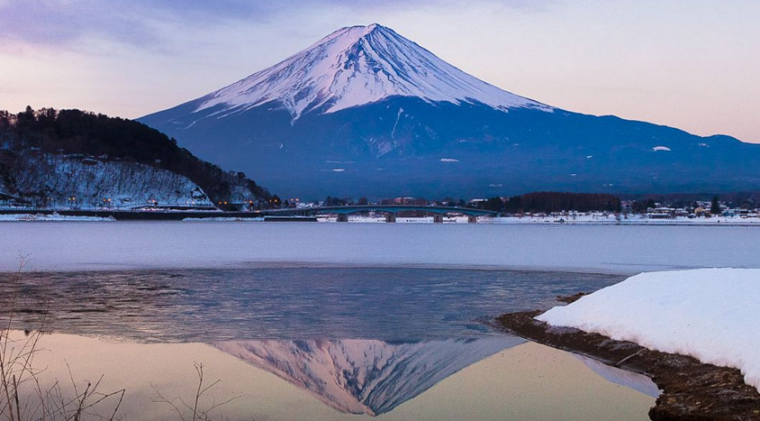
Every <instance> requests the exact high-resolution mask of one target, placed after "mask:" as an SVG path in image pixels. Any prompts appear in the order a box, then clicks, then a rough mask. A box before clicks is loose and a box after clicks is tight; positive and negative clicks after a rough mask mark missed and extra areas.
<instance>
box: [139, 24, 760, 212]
mask: <svg viewBox="0 0 760 421" xmlns="http://www.w3.org/2000/svg"><path fill="white" fill-rule="evenodd" d="M140 121H142V122H144V123H146V124H148V125H150V126H152V127H156V128H158V129H160V130H162V131H165V132H167V133H169V134H171V135H172V136H174V137H176V138H177V139H178V141H179V142H180V143H181V144H182V145H183V146H185V147H187V148H188V149H190V150H192V151H193V152H194V153H196V154H198V155H199V156H201V157H203V158H206V159H210V160H213V161H214V162H219V163H221V164H224V165H225V166H227V167H229V168H235V169H241V170H245V171H247V172H249V173H251V174H254V175H255V176H256V177H257V178H258V179H260V180H264V181H265V182H266V183H267V185H269V186H271V187H272V188H276V189H277V190H278V191H282V192H284V193H285V194H288V195H291V196H301V197H310V198H321V197H324V196H325V195H328V194H331V195H351V196H361V195H365V196H368V197H384V196H394V195H402V194H403V195H417V196H480V195H505V194H517V193H522V192H525V191H530V190H569V191H572V190H585V191H593V192H627V193H636V192H648V191H658V192H678V191H696V190H702V191H705V190H706V191H721V190H746V189H755V188H759V187H760V175H758V173H757V172H756V171H755V170H754V168H756V167H757V166H758V165H760V146H757V145H751V144H745V143H742V142H739V141H738V140H736V139H733V138H730V137H727V136H713V137H706V138H705V137H699V136H694V135H691V134H688V133H686V132H683V131H680V130H676V129H672V128H669V127H663V126H657V125H652V124H648V123H643V122H635V121H626V120H622V119H619V118H616V117H594V116H588V115H583V114H578V113H573V112H569V111H565V110H561V109H557V108H553V107H550V106H547V105H544V104H540V103H538V102H536V101H533V100H530V99H527V98H523V97H520V96H517V95H514V94H511V93H509V92H506V91H503V90H501V89H499V88H496V87H494V86H492V85H489V84H487V83H485V82H482V81H480V80H478V79H476V78H474V77H472V76H470V75H467V74H466V73H464V72H462V71H461V70H459V69H457V68H455V67H453V66H451V65H449V64H447V63H445V62H444V61H443V60H441V59H439V58H437V57H436V56H434V55H433V54H432V53H430V52H429V51H427V50H425V49H423V48H422V47H420V46H418V45H417V44H415V43H414V42H412V41H409V40H407V39H405V38H403V37H402V36H400V35H398V34H397V33H395V32H394V31H392V30H390V29H388V28H384V27H382V26H379V25H370V26H367V27H351V28H343V29H341V30H338V31H336V32H334V33H333V34H331V35H328V36H327V37H325V38H324V39H322V40H321V41H319V42H317V43H316V44H314V45H312V46H311V47H309V48H308V49H306V50H304V51H302V52H300V53H298V54H296V55H294V56H292V57H290V58H288V59H286V60H285V61H283V62H281V63H279V64H277V65H275V66H273V67H271V68H269V69H266V70H263V71H261V72H258V73H255V74H253V75H251V76H249V77H247V78H245V79H243V80H241V81H239V82H237V83H235V84H233V85H230V86H228V87H225V88H222V89H220V90H218V91H216V92H213V93H211V94H209V95H206V96H203V97H201V98H198V99H196V100H193V101H190V102H188V103H185V104H182V105H179V106H177V107H174V108H172V109H169V110H165V111H162V112H159V113H156V114H152V115H149V116H146V117H143V118H141V119H140Z"/></svg>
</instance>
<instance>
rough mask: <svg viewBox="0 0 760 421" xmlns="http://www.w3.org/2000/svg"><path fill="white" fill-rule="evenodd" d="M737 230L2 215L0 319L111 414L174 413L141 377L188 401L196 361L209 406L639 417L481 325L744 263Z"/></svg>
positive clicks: (623, 383) (326, 415)
mask: <svg viewBox="0 0 760 421" xmlns="http://www.w3.org/2000/svg"><path fill="white" fill-rule="evenodd" d="M754 231H755V230H754V229H753V228H728V227H727V228H723V227H718V228H712V227H710V228H706V227H615V226H583V227H581V226H576V227H568V226H549V227H546V226H519V227H509V226H507V227H505V226H472V225H470V226H440V225H437V226H434V225H429V226H409V225H407V226H401V225H396V226H393V225H384V226H383V225H381V226H377V225H353V224H350V225H341V224H331V225H328V224H252V223H241V224H237V223H231V224H227V223H124V224H122V223H113V224H112V223H94V224H90V223H85V224H69V223H62V224H55V223H52V224H44V223H42V224H0V272H2V271H5V273H0V319H2V320H0V321H7V318H8V317H9V315H10V312H11V311H14V312H15V318H14V322H13V324H12V327H13V329H15V330H14V332H13V336H14V337H17V338H19V339H21V338H24V333H23V330H24V329H30V330H32V331H33V330H35V329H37V328H38V327H39V326H41V325H43V328H44V331H45V332H47V333H46V334H45V335H44V336H43V337H42V339H41V341H40V346H41V347H42V349H43V352H40V353H39V354H37V356H36V360H35V362H36V364H39V365H40V366H41V367H45V370H44V372H43V374H42V375H41V381H42V383H43V384H46V385H51V384H56V383H55V382H56V381H57V379H61V378H66V379H68V378H69V370H71V372H72V375H73V377H74V378H75V379H77V380H78V381H79V382H80V384H84V385H86V383H83V382H86V381H87V380H89V381H96V380H97V379H99V378H100V377H101V376H103V383H102V387H103V389H104V390H105V391H109V390H118V389H121V388H125V389H126V390H127V395H126V396H125V400H124V402H123V405H122V407H121V410H120V411H121V412H120V414H121V415H123V417H126V418H127V419H141V420H176V419H178V416H177V414H174V413H173V412H172V410H171V408H167V407H166V405H162V404H160V403H156V402H155V401H156V400H157V397H156V394H157V391H160V392H161V393H162V394H163V395H164V396H170V398H171V399H176V398H179V397H182V398H183V399H185V400H187V399H190V398H191V396H192V393H193V391H194V390H195V381H196V379H195V372H194V369H193V364H194V363H198V362H201V363H203V364H204V365H205V367H206V373H207V378H208V379H211V381H213V380H216V379H220V380H222V382H221V383H220V384H219V385H217V386H215V387H214V389H213V391H212V392H210V393H209V395H208V396H207V397H205V398H204V399H203V400H202V404H203V405H207V406H209V405H212V404H213V402H214V400H216V402H220V401H226V400H228V399H230V398H236V399H234V401H232V402H231V403H229V404H228V405H225V406H224V408H222V409H223V410H220V412H218V413H216V416H214V417H212V418H214V419H222V416H224V417H227V418H228V419H231V420H238V419H239V420H250V419H256V420H343V419H345V420H356V419H359V418H366V417H377V418H382V419H384V420H468V419H472V420H494V421H496V420H503V419H519V420H556V419H563V420H578V421H580V420H587V419H595V420H645V419H647V415H646V414H647V410H648V408H649V407H650V406H651V405H652V404H653V403H654V396H656V395H657V390H656V387H654V385H653V384H652V383H651V381H650V380H648V379H646V378H644V377H641V376H637V375H632V374H631V373H626V372H621V371H619V370H616V369H613V368H610V367H607V366H604V365H602V364H598V363H595V362H594V361H589V360H585V359H580V358H578V357H576V356H574V355H572V354H568V353H564V352H561V351H556V350H553V349H549V348H546V347H542V346H540V345H536V344H531V343H526V342H525V341H524V340H522V339H520V338H516V337H513V336H510V335H506V334H503V333H500V332H496V331H494V330H492V329H491V328H489V326H488V324H486V323H484V321H487V320H489V319H492V318H493V317H494V316H496V315H499V314H501V313H504V312H509V311H515V310H524V309H535V308H547V307H549V306H552V305H555V304H556V303H555V302H554V298H555V297H556V296H557V295H566V294H572V293H575V292H578V291H587V292H590V291H594V290H597V289H599V288H602V287H605V286H607V285H611V284H613V283H616V282H619V281H621V280H622V279H624V277H625V274H628V273H633V272H636V271H638V270H642V269H672V268H681V267H696V266H705V265H713V266H723V265H732V266H744V267H752V266H753V265H757V260H756V259H755V256H757V253H758V252H760V250H758V244H759V243H758V242H757V241H755V233H754ZM19 252H20V253H21V254H28V253H31V256H29V259H28V262H29V264H28V265H27V267H26V268H25V270H24V272H23V273H22V275H21V276H20V277H17V276H16V275H13V274H12V273H10V272H11V271H12V270H13V266H14V265H16V264H17V259H18V254H19ZM486 267H487V269H486ZM515 269H520V270H515ZM523 269H528V270H523ZM565 269H569V270H570V271H567V270H565ZM584 272H590V273H596V274H589V273H584ZM604 273H606V274H604ZM614 273H619V274H617V275H615V274H614ZM16 293H18V294H16ZM185 416H186V418H188V417H187V414H185Z"/></svg>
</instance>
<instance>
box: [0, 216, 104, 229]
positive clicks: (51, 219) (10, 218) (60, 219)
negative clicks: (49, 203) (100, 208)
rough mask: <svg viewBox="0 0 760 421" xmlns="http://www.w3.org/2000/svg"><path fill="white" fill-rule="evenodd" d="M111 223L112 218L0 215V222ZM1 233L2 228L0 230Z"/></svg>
mask: <svg viewBox="0 0 760 421" xmlns="http://www.w3.org/2000/svg"><path fill="white" fill-rule="evenodd" d="M45 221H47V222H63V221H69V222H77V221H78V222H111V221H114V219H113V218H100V217H97V216H70V215H59V214H57V213H53V214H50V215H43V214H29V213H17V214H6V215H0V222H45ZM0 232H2V228H0Z"/></svg>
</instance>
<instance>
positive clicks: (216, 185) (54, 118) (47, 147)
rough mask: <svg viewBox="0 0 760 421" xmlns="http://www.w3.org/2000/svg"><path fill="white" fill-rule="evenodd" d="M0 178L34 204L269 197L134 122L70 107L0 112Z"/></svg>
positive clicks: (197, 202)
mask: <svg viewBox="0 0 760 421" xmlns="http://www.w3.org/2000/svg"><path fill="white" fill-rule="evenodd" d="M0 179H2V181H1V182H0V187H2V189H3V190H5V191H6V193H7V194H9V195H11V196H14V197H16V198H18V199H21V200H24V201H28V202H31V203H32V204H33V205H36V206H39V207H62V206H74V207H79V208H95V207H102V206H104V205H108V206H111V207H116V206H119V207H139V206H145V205H148V204H158V205H167V206H196V207H198V206H202V207H211V206H213V205H212V203H216V202H217V201H220V200H222V201H228V202H229V201H240V202H242V201H246V202H247V201H250V200H264V199H267V198H268V195H269V193H268V192H267V191H266V190H264V189H262V188H261V187H259V186H258V185H257V184H256V183H254V182H253V181H252V180H249V179H247V178H246V177H245V175H243V174H236V173H227V172H225V171H222V170H221V169H220V168H219V167H217V166H215V165H212V164H210V163H208V162H204V161H201V160H199V159H198V158H196V157H195V156H193V155H192V154H190V153H189V152H188V151H186V150H184V149H181V148H179V147H178V146H177V145H176V144H175V143H174V141H173V140H171V139H169V138H168V137H166V136H165V135H163V134H162V133H159V132H158V131H156V130H154V129H151V128H149V127H146V126H145V125H143V124H141V123H138V122H133V121H129V120H122V119H118V118H109V117H106V116H104V115H95V114H91V113H85V112H81V111H78V110H62V111H56V110H52V109H42V110H40V111H37V112H35V111H32V110H31V109H30V108H28V109H27V110H26V111H24V112H22V113H19V114H17V115H14V114H9V113H7V112H0ZM109 199H110V200H109Z"/></svg>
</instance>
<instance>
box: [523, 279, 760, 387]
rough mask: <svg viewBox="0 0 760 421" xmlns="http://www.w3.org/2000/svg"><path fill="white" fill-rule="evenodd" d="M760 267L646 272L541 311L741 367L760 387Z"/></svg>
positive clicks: (565, 322) (559, 322)
mask: <svg viewBox="0 0 760 421" xmlns="http://www.w3.org/2000/svg"><path fill="white" fill-rule="evenodd" d="M758 303H760V270H757V269H699V270H689V271H675V272H659V273H657V272H655V273H645V274H641V275H637V276H633V277H631V278H628V279H627V280H625V281H624V282H621V283H619V284H616V285H613V286H610V287H607V288H604V289H602V290H599V291H597V292H595V293H593V294H591V295H589V296H586V297H583V298H581V299H580V300H578V301H576V302H575V303H573V304H570V305H568V306H566V307H555V308H553V309H551V310H549V311H548V312H546V313H544V314H542V315H541V316H539V317H537V318H538V319H539V320H542V321H545V322H547V323H549V324H550V325H553V326H568V327H574V328H578V329H581V330H584V331H586V332H595V333H600V334H602V335H605V336H609V337H611V338H613V339H617V340H622V341H631V342H635V343H637V344H639V345H641V346H644V347H646V348H650V349H654V350H658V351H663V352H669V353H676V354H682V355H689V356H692V357H695V358H697V359H699V360H700V361H702V362H704V363H709V364H714V365H718V366H725V367H734V368H738V369H740V370H741V371H742V373H743V374H744V376H745V377H744V380H745V382H746V383H747V384H749V385H752V386H755V387H756V388H758V389H760V351H758V350H760V329H758V326H757V322H758V320H760V306H759V305H758Z"/></svg>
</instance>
